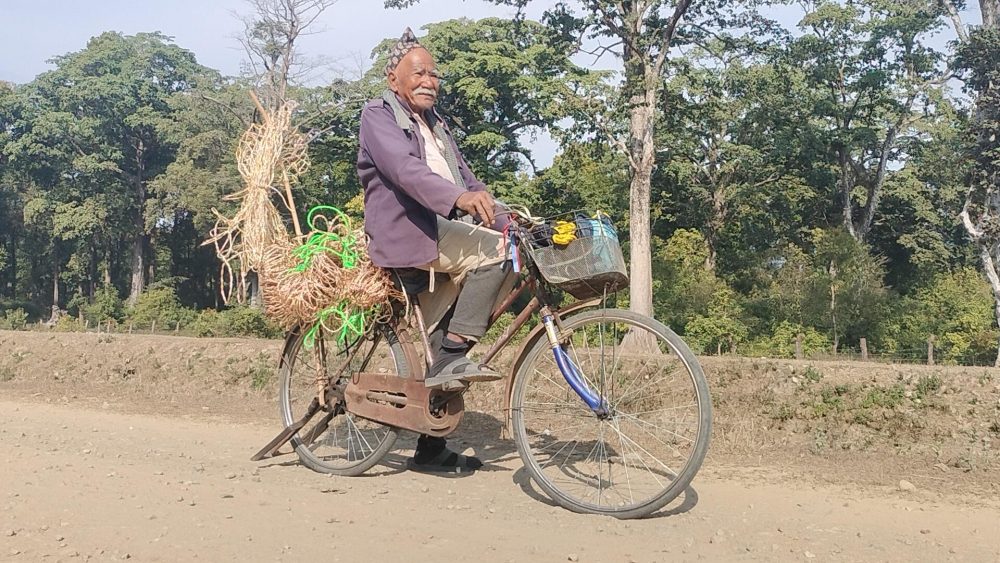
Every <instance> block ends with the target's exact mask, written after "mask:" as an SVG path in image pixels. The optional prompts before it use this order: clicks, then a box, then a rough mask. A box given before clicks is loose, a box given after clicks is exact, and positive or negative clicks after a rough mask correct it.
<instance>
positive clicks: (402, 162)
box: [358, 107, 485, 217]
mask: <svg viewBox="0 0 1000 563" xmlns="http://www.w3.org/2000/svg"><path fill="white" fill-rule="evenodd" d="M358 137H359V139H358V140H359V142H360V144H361V148H362V150H364V151H366V152H367V153H368V156H369V157H371V159H372V162H374V163H375V167H376V168H378V171H379V172H380V173H381V174H382V175H384V176H385V177H386V179H388V180H389V181H390V182H392V184H393V185H394V186H396V187H398V188H399V189H400V190H402V191H403V192H405V193H406V195H408V196H410V197H412V198H413V199H414V200H416V201H417V203H419V204H420V205H422V206H424V207H426V208H427V209H429V210H431V211H433V212H434V213H437V214H438V215H441V216H442V217H448V216H449V215H451V212H452V210H453V209H454V208H455V202H456V201H457V200H458V198H459V196H461V195H462V194H463V193H466V191H465V190H463V189H462V188H459V187H458V186H456V185H455V184H452V183H451V182H449V181H448V180H445V179H444V178H442V177H441V176H439V175H437V174H435V173H434V172H433V171H432V170H431V169H430V167H429V166H427V163H426V162H424V161H423V160H421V159H420V158H418V157H416V156H413V155H411V154H410V141H409V140H408V139H407V138H406V133H405V132H403V130H402V129H400V128H399V126H398V125H397V124H396V120H395V118H393V116H392V113H391V112H388V111H385V110H383V109H382V108H379V107H366V108H365V109H364V111H363V112H362V113H361V130H360V132H359V134H358ZM463 177H464V175H463ZM477 182H478V180H477ZM479 184H482V182H479ZM483 189H485V186H483Z"/></svg>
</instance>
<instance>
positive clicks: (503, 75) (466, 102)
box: [365, 18, 603, 191]
mask: <svg viewBox="0 0 1000 563" xmlns="http://www.w3.org/2000/svg"><path fill="white" fill-rule="evenodd" d="M424 29H426V30H427V35H426V36H424V37H422V38H421V40H420V43H421V45H423V46H424V47H425V48H427V50H428V51H430V52H431V54H433V55H434V59H435V61H436V63H437V65H438V71H439V72H440V73H441V75H442V82H441V84H442V86H441V93H440V96H439V99H438V102H437V108H438V110H439V111H441V112H442V113H443V114H444V115H445V116H447V117H448V118H449V121H450V122H451V124H452V131H453V132H454V133H455V140H456V142H457V143H458V144H459V146H460V147H461V149H462V154H463V156H464V157H465V159H466V160H467V161H468V162H469V166H470V167H471V168H472V169H473V171H475V172H476V174H477V176H479V177H480V179H482V180H483V181H484V182H486V183H487V184H489V185H490V187H491V189H499V190H501V191H503V190H505V189H508V188H510V187H511V186H513V185H514V184H515V183H516V174H517V173H518V172H519V171H521V170H523V169H525V168H529V167H530V169H531V170H532V171H533V172H537V169H536V167H535V163H534V158H533V156H532V153H531V150H530V149H528V147H526V146H525V143H524V141H525V140H526V138H533V137H535V136H536V135H537V134H538V133H539V132H541V131H549V132H553V131H555V130H556V129H557V128H558V124H559V122H560V121H561V120H563V119H565V118H567V117H570V116H571V115H572V110H573V107H574V106H575V95H576V91H577V90H578V89H579V88H581V87H582V86H584V85H592V84H594V83H596V81H598V80H599V79H600V78H601V77H602V76H603V74H602V73H597V72H588V71H587V70H585V69H583V68H581V67H579V66H577V65H575V64H574V63H573V62H572V61H571V60H570V55H571V54H572V45H570V44H569V43H568V42H567V40H566V38H564V37H562V36H560V35H559V34H557V33H555V32H554V31H553V30H551V29H550V28H548V27H546V26H544V25H542V24H540V23H538V22H535V21H530V20H516V21H511V20H504V19H499V18H485V19H482V20H478V21H473V20H469V19H464V18H463V19H455V20H447V21H443V22H439V23H433V24H429V25H427V26H425V27H424ZM395 41H396V39H393V38H389V39H386V40H385V41H383V42H382V43H381V44H380V45H379V46H378V47H376V49H375V52H376V53H377V58H376V60H375V64H374V65H373V67H372V69H371V71H370V72H369V73H368V74H367V76H366V77H365V80H366V81H368V83H370V84H373V85H376V86H377V87H379V88H384V87H385V86H384V85H385V75H384V73H383V68H384V67H385V62H386V58H387V56H388V51H389V49H390V48H391V47H392V44H393V43H395Z"/></svg>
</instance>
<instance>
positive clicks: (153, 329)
mask: <svg viewBox="0 0 1000 563" xmlns="http://www.w3.org/2000/svg"><path fill="white" fill-rule="evenodd" d="M155 333H156V320H155V319H154V320H153V324H151V325H149V334H155Z"/></svg>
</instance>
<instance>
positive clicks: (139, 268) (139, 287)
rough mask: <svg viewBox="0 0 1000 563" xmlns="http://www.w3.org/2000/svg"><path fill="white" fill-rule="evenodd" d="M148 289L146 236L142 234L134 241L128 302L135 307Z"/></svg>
mask: <svg viewBox="0 0 1000 563" xmlns="http://www.w3.org/2000/svg"><path fill="white" fill-rule="evenodd" d="M144 289H146V235H145V234H141V235H139V236H137V237H135V240H134V241H132V286H131V289H130V290H129V295H128V302H129V304H130V305H135V303H136V301H138V300H139V296H140V295H142V292H143V290H144Z"/></svg>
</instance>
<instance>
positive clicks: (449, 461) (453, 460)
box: [406, 448, 483, 474]
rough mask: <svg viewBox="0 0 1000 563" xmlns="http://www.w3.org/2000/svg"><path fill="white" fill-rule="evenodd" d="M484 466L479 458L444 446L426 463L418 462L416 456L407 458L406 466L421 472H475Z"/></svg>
mask: <svg viewBox="0 0 1000 563" xmlns="http://www.w3.org/2000/svg"><path fill="white" fill-rule="evenodd" d="M482 466H483V462H482V461H479V458H475V457H470V456H465V455H462V454H460V453H456V452H453V451H451V450H449V449H448V448H442V449H441V451H440V452H438V453H437V455H435V456H434V457H432V458H430V459H428V460H427V461H425V462H424V463H417V460H416V456H414V457H411V458H410V459H408V460H406V467H407V468H408V469H409V470H411V471H417V472H419V473H452V474H461V473H474V472H475V471H476V470H477V469H479V468H480V467H482Z"/></svg>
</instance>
